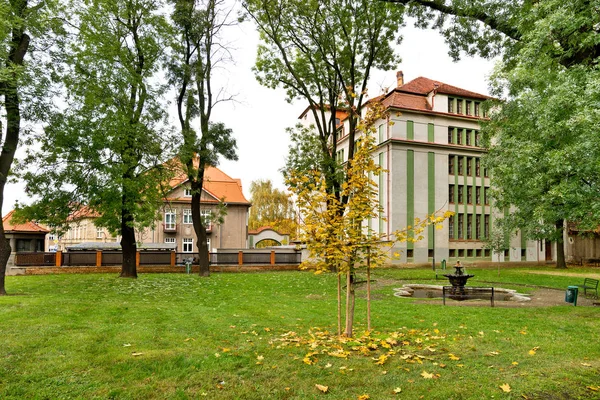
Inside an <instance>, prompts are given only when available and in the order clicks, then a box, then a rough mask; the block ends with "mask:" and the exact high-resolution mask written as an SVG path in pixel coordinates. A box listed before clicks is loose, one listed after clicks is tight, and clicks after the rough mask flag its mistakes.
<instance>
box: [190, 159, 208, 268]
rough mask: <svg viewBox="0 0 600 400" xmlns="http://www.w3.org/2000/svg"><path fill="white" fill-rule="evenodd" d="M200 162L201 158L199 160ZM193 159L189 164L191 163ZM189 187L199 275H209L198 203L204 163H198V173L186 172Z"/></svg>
mask: <svg viewBox="0 0 600 400" xmlns="http://www.w3.org/2000/svg"><path fill="white" fill-rule="evenodd" d="M199 162H200V163H202V160H199ZM192 163H193V160H192V161H190V163H189V164H192ZM189 164H188V171H193V170H194V168H193V165H189ZM188 179H189V181H190V187H191V189H192V205H191V207H192V224H193V226H194V232H195V233H196V240H197V241H196V246H197V248H198V264H199V265H200V271H199V275H200V276H210V263H209V258H208V257H209V254H208V246H207V244H206V238H207V235H206V227H205V226H204V223H203V222H202V215H201V213H200V205H201V199H202V186H203V183H204V165H198V173H197V174H196V175H194V174H189V173H188Z"/></svg>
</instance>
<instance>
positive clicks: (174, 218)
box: [138, 167, 250, 253]
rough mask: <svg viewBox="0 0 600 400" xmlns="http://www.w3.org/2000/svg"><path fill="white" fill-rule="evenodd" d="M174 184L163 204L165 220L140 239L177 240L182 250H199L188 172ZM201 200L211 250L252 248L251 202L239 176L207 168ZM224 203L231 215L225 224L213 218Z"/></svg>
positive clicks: (171, 241)
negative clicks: (250, 241) (250, 246)
mask: <svg viewBox="0 0 600 400" xmlns="http://www.w3.org/2000/svg"><path fill="white" fill-rule="evenodd" d="M170 187H171V190H170V192H169V193H167V195H166V199H165V202H164V204H163V207H162V208H163V210H162V221H158V222H157V224H156V225H155V226H154V228H151V229H146V230H144V231H143V232H139V233H138V240H139V241H141V242H143V243H174V244H176V248H177V251H178V252H183V253H193V252H196V251H197V247H196V240H197V239H196V234H195V232H194V228H193V225H192V209H191V202H192V191H191V188H190V185H189V182H188V179H187V176H186V175H185V173H183V172H181V173H180V174H178V175H177V176H176V177H175V178H173V179H172V180H171V182H170ZM200 202H201V203H200V206H201V210H200V212H201V214H202V215H203V216H204V217H205V218H204V224H205V226H206V233H207V236H208V238H207V241H208V248H209V251H214V250H215V249H218V248H222V249H245V248H248V210H249V208H250V202H249V201H248V200H246V198H245V197H244V193H243V191H242V183H241V181H240V180H239V179H233V178H231V177H229V176H228V175H227V174H225V173H224V172H223V171H221V170H220V169H218V168H215V167H207V168H206V169H205V172H204V181H203V189H202V196H201V200H200ZM221 202H222V203H223V204H224V205H225V208H226V212H227V214H226V215H225V216H224V219H223V223H222V224H216V223H214V222H212V221H211V215H214V214H217V213H218V210H219V204H220V203H221Z"/></svg>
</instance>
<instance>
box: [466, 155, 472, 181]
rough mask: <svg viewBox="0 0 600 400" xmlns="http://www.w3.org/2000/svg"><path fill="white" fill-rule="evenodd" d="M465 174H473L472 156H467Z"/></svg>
mask: <svg viewBox="0 0 600 400" xmlns="http://www.w3.org/2000/svg"><path fill="white" fill-rule="evenodd" d="M467 176H473V157H467Z"/></svg>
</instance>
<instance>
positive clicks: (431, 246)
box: [427, 124, 435, 250]
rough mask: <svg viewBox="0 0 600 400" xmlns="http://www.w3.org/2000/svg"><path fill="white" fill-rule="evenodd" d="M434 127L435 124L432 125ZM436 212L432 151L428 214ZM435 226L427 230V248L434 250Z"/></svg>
mask: <svg viewBox="0 0 600 400" xmlns="http://www.w3.org/2000/svg"><path fill="white" fill-rule="evenodd" d="M430 125H432V126H433V124H430ZM434 212H435V153H434V152H432V151H430V152H429V153H427V213H428V214H429V215H431V214H433V213H434ZM434 229H435V227H434V226H433V225H429V227H428V229H427V247H428V249H430V250H432V249H434V248H435V243H434V241H433V238H434V235H435V233H434Z"/></svg>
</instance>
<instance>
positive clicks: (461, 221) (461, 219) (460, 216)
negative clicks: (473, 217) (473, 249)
mask: <svg viewBox="0 0 600 400" xmlns="http://www.w3.org/2000/svg"><path fill="white" fill-rule="evenodd" d="M464 219H465V218H464V214H458V238H457V239H462V238H463V237H464V236H463V227H464Z"/></svg>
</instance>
